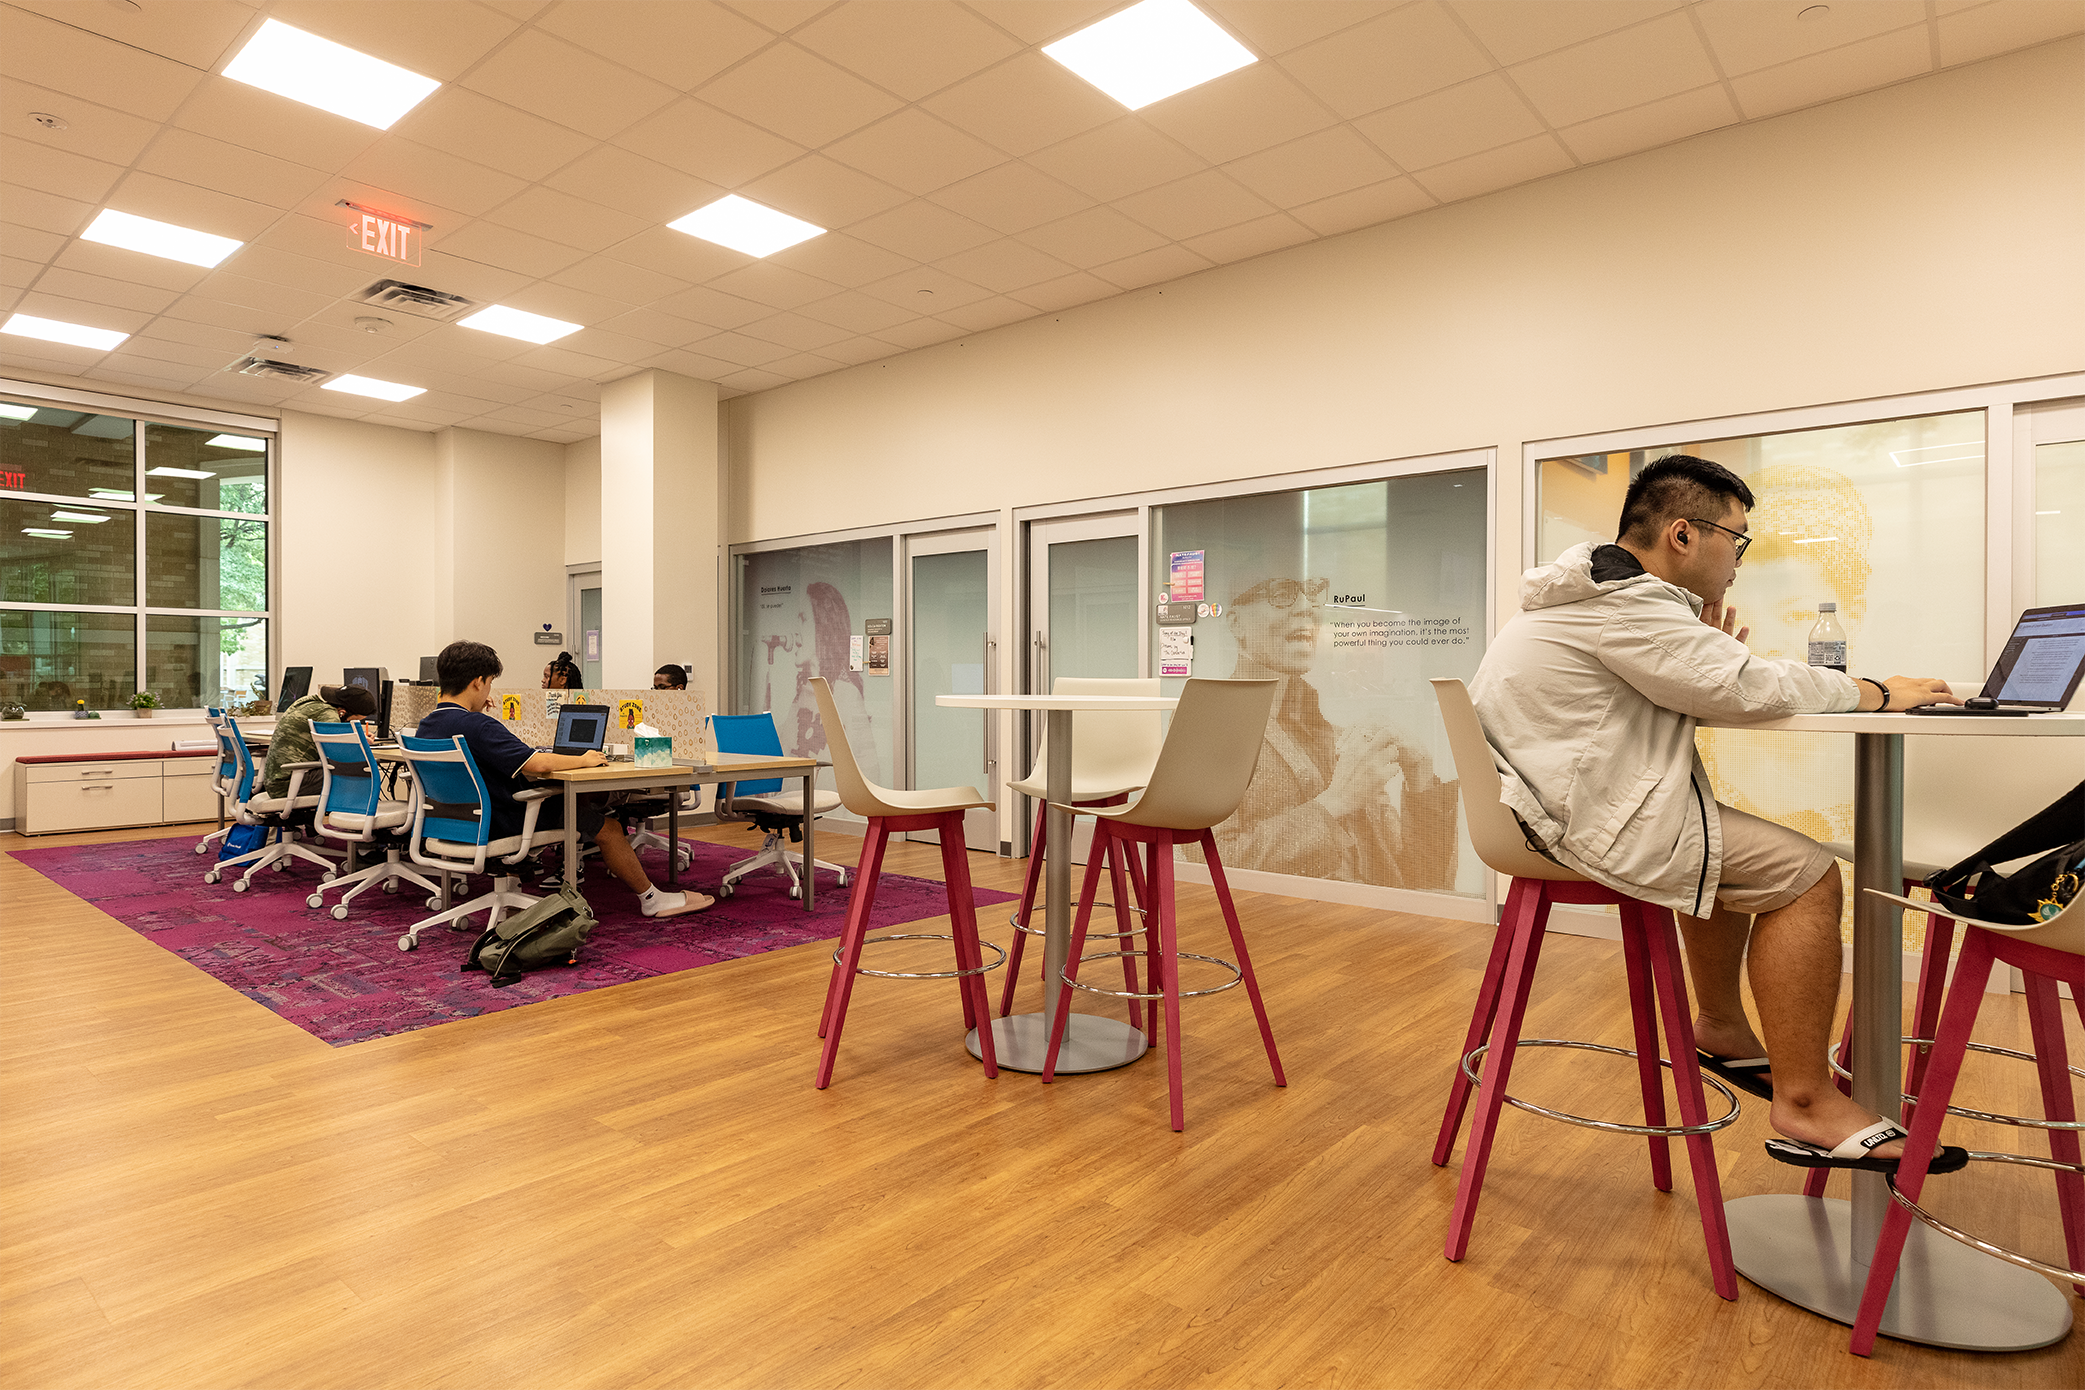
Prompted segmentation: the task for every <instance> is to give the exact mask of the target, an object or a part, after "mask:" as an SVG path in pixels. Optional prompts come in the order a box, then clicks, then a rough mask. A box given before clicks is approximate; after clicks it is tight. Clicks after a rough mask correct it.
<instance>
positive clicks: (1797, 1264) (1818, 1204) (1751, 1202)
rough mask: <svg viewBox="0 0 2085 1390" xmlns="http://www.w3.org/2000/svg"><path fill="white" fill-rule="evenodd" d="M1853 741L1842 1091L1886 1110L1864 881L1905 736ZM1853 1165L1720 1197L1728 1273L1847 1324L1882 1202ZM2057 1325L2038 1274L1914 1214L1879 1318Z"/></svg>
mask: <svg viewBox="0 0 2085 1390" xmlns="http://www.w3.org/2000/svg"><path fill="white" fill-rule="evenodd" d="M1854 740H1855V742H1854V832H1853V853H1854V866H1853V873H1854V879H1853V883H1854V889H1853V891H1854V893H1855V894H1856V897H1855V899H1854V907H1853V999H1852V1003H1851V1009H1852V1015H1853V1098H1854V1099H1855V1100H1857V1101H1859V1102H1860V1103H1861V1104H1862V1105H1865V1106H1866V1107H1868V1109H1870V1110H1872V1111H1874V1112H1875V1113H1876V1114H1878V1115H1882V1116H1886V1117H1896V1116H1898V1115H1899V1114H1900V1113H1901V1111H1902V1108H1903V1107H1902V1103H1901V1101H1900V1100H1899V1096H1900V1095H1901V1093H1902V1091H1903V1079H1902V1069H1903V1045H1902V1044H1901V1043H1900V1042H1899V1041H1898V1038H1899V1036H1900V1035H1901V1034H1902V1032H1903V1030H1904V1023H1903V1018H1904V1004H1903V996H1904V979H1903V977H1904V955H1903V951H1904V946H1903V925H1904V917H1903V913H1902V912H1901V911H1899V910H1898V908H1897V907H1896V906H1895V905H1894V904H1891V903H1887V902H1884V901H1882V900H1881V899H1879V898H1875V897H1871V896H1869V895H1868V893H1867V892H1866V891H1865V890H1866V889H1869V888H1880V889H1883V890H1884V891H1886V892H1891V893H1897V892H1901V891H1903V879H1904V736H1903V735H1902V734H1856V735H1855V736H1854ZM1789 1171H1790V1172H1791V1173H1792V1172H1794V1171H1795V1170H1793V1169H1791V1170H1789ZM1852 1178H1853V1200H1852V1201H1851V1202H1842V1201H1836V1200H1833V1199H1829V1198H1810V1197H1802V1196H1795V1195H1789V1196H1778V1195H1777V1196H1763V1197H1741V1198H1739V1199H1737V1200H1736V1201H1734V1202H1727V1203H1725V1204H1724V1209H1725V1213H1726V1215H1727V1216H1728V1217H1729V1221H1730V1248H1731V1254H1732V1255H1733V1257H1735V1259H1736V1262H1737V1267H1738V1272H1739V1273H1740V1274H1742V1275H1744V1276H1745V1277H1746V1278H1747V1279H1750V1280H1751V1281H1752V1282H1753V1283H1755V1284H1758V1285H1759V1286H1760V1287H1762V1288H1765V1289H1769V1290H1771V1291H1773V1292H1774V1293H1777V1294H1779V1295H1780V1296H1781V1297H1783V1298H1785V1299H1787V1300H1788V1301H1789V1302H1790V1303H1794V1304H1796V1305H1798V1306H1799V1307H1803V1308H1808V1309H1809V1310H1810V1311H1811V1312H1813V1313H1820V1314H1822V1315H1824V1316H1825V1317H1828V1318H1830V1319H1832V1320H1833V1321H1835V1322H1842V1323H1846V1324H1849V1325H1850V1324H1851V1323H1852V1322H1853V1318H1854V1314H1855V1313H1856V1312H1857V1311H1858V1310H1859V1308H1860V1301H1861V1292H1862V1290H1863V1289H1864V1287H1865V1286H1866V1284H1867V1280H1868V1263H1869V1259H1870V1257H1871V1256H1872V1255H1873V1253H1874V1250H1875V1240H1876V1237H1877V1236H1878V1235H1879V1234H1880V1233H1881V1231H1882V1220H1883V1216H1884V1215H1885V1214H1886V1213H1887V1212H1888V1210H1889V1206H1890V1202H1891V1198H1890V1194H1889V1184H1888V1180H1887V1179H1885V1178H1884V1177H1883V1176H1882V1175H1881V1174H1879V1173H1855V1174H1853V1175H1852ZM1939 1181H1941V1182H1943V1183H1945V1182H1949V1181H1952V1179H1948V1178H1941V1179H1939ZM2070 1325H2071V1313H2070V1306H2069V1303H2068V1302H2067V1301H2066V1300H2065V1298H2064V1296H2063V1294H2062V1293H2060V1292H2058V1290H2057V1287H2056V1286H2055V1285H2053V1284H2051V1283H2049V1282H2048V1281H2047V1280H2046V1279H2043V1278H2042V1277H2041V1276H2039V1275H2037V1274H2034V1273H2032V1272H2030V1271H2028V1270H2024V1269H2021V1268H2020V1267H2019V1266H2017V1265H2011V1264H2007V1263H2005V1262H2004V1261H2002V1260H1996V1259H1993V1258H1992V1257H1990V1256H1989V1255H1985V1254H1982V1253H1980V1252H1979V1251H1976V1250H1972V1249H1971V1248H1969V1247H1968V1246H1966V1245H1961V1244H1958V1243H1957V1242H1955V1241H1952V1240H1949V1239H1948V1238H1947V1237H1946V1236H1943V1235H1941V1234H1940V1233H1939V1232H1938V1231H1935V1230H1932V1229H1930V1228H1928V1227H1926V1226H1924V1225H1922V1224H1919V1223H1916V1222H1914V1223H1913V1225H1912V1227H1911V1232H1910V1238H1909V1239H1908V1240H1907V1241H1906V1242H1905V1244H1904V1256H1903V1259H1902V1260H1901V1261H1900V1263H1899V1264H1898V1267H1897V1282H1896V1287H1895V1289H1894V1290H1893V1291H1892V1293H1891V1294H1890V1301H1889V1305H1888V1308H1887V1309H1886V1310H1885V1311H1884V1313H1883V1315H1882V1329H1881V1330H1882V1334H1883V1335H1884V1336H1886V1337H1895V1338H1898V1339H1899V1340H1901V1341H1906V1342H1923V1343H1926V1344H1927V1345H1929V1346H1940V1347H1957V1348H1960V1349H1962V1350H1965V1351H2025V1350H2028V1349H2030V1348H2033V1347H2045V1346H2048V1345H2049V1344H2050V1343H2052V1342H2058V1341H2061V1340H2062V1339H2063V1338H2064V1337H2065V1336H2066V1335H2067V1334H2068V1333H2069V1332H2070Z"/></svg>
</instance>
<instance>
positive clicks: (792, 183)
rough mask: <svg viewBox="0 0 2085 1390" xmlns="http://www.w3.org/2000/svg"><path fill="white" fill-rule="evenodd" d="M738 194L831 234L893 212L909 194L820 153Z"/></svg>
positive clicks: (777, 172) (763, 179)
mask: <svg viewBox="0 0 2085 1390" xmlns="http://www.w3.org/2000/svg"><path fill="white" fill-rule="evenodd" d="M739 192H740V193H742V194H744V195H745V196H746V197H748V198H751V199H753V200H754V201H755V202H758V203H765V204H766V205H767V206H769V207H771V208H774V209H776V210H778V211H781V212H786V213H788V214H789V215H790V216H791V217H801V218H803V219H804V220H805V221H806V222H810V223H812V224H814V225H816V226H820V227H824V228H827V229H828V230H831V229H834V228H839V227H848V226H851V225H852V224H854V223H856V222H859V221H861V219H862V218H864V217H867V216H869V215H870V214H872V213H878V212H881V211H883V210H884V209H885V208H894V207H896V206H897V205H898V204H900V203H902V202H904V201H905V194H904V193H903V192H901V191H900V190H898V189H895V188H892V187H891V186H890V185H889V184H887V183H883V182H881V181H880V180H877V179H872V178H870V177H869V176H868V175H867V174H864V173H862V172H860V171H859V170H855V169H850V168H848V167H847V166H846V165H844V164H837V163H834V162H833V161H832V160H830V159H827V158H826V157H825V156H824V155H822V154H813V155H806V156H805V157H804V158H802V159H799V160H798V161H796V163H794V164H791V165H789V166H787V167H786V168H782V169H777V170H776V171H775V172H774V173H772V174H768V175H766V176H765V177H763V178H758V179H755V180H754V181H753V182H752V183H749V184H746V185H744V186H743V187H742V188H740V189H739Z"/></svg>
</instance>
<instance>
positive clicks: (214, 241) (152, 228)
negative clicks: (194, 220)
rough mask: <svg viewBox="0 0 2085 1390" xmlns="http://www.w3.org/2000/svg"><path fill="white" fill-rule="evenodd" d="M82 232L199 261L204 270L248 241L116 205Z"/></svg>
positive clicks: (148, 252) (127, 246) (131, 247)
mask: <svg viewBox="0 0 2085 1390" xmlns="http://www.w3.org/2000/svg"><path fill="white" fill-rule="evenodd" d="M80 235H81V236H82V237H84V238H86V239H87V240H88V241H98V242H100V243H101V244H102V245H103V246H120V247H122V248H123V249H124V250H126V251H142V252H144V253H145V254H146V255H148V256H164V257H166V258H167V259H168V260H170V261H182V262H184V263H186V264H188V265H199V266H201V267H203V269H205V270H213V269H215V268H216V266H217V263H218V262H219V261H222V260H223V259H224V258H225V257H226V256H229V255H231V254H232V252H234V251H236V250H238V249H239V248H240V247H241V246H244V245H245V244H246V243H245V242H243V241H233V240H232V239H231V238H230V237H228V236H213V235H212V234H210V233H209V232H197V231H191V230H190V229H189V228H187V227H177V226H175V225H174V224H173V223H171V222H155V221H153V220H152V219H151V218H149V217H135V216H133V215H131V214H130V213H127V212H118V211H116V210H115V209H114V208H103V209H102V210H101V215H100V216H99V217H97V218H95V219H94V220H93V221H92V222H91V223H89V224H88V225H87V230H86V231H84V232H81V233H80Z"/></svg>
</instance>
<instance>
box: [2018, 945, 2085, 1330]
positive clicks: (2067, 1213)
mask: <svg viewBox="0 0 2085 1390" xmlns="http://www.w3.org/2000/svg"><path fill="white" fill-rule="evenodd" d="M2022 973H2024V974H2025V975H2026V978H2027V1019H2028V1022H2029V1024H2030V1025H2031V1026H2032V1028H2033V1030H2034V1060H2035V1069H2036V1070H2037V1071H2039V1072H2040V1073H2041V1081H2042V1118H2043V1119H2046V1120H2061V1121H2073V1120H2076V1119H2077V1118H2078V1112H2077V1105H2076V1103H2075V1102H2074V1101H2073V1100H2072V1099H2071V1078H2070V1070H2069V1068H2070V1056H2069V1053H2068V1050H2067V1049H2066V1048H2065V1046H2064V1041H2063V1006H2062V1004H2061V1003H2060V1002H2058V999H2057V996H2056V982H2055V981H2054V980H2052V979H2050V978H2049V977H2048V976H2047V975H2044V974H2041V973H2040V972H2039V971H2025V972H2022ZM2070 987H2071V997H2072V998H2073V999H2076V998H2077V997H2078V996H2079V995H2081V994H2085V975H2080V976H2078V977H2075V978H2073V979H2072V980H2071V981H2070ZM2049 1157H2051V1158H2053V1159H2055V1160H2056V1161H2057V1162H2058V1163H2076V1162H2077V1161H2078V1131H2076V1130H2074V1129H2052V1130H2050V1131H2049ZM2056 1207H2057V1210H2058V1211H2059V1212H2061V1213H2062V1216H2063V1246H2064V1252H2065V1253H2066V1254H2067V1255H2069V1257H2070V1267H2071V1268H2072V1269H2085V1176H2080V1175H2079V1174H2077V1173H2058V1174H2057V1175H2056ZM2071 1287H2072V1288H2074V1289H2076V1290H2077V1291H2078V1292H2079V1293H2080V1294H2085V1285H2077V1284H2073V1285H2072V1286H2071Z"/></svg>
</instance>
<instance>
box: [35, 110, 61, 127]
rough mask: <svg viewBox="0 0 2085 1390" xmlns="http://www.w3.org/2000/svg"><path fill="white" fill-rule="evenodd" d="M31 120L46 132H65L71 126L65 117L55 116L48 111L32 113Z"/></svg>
mask: <svg viewBox="0 0 2085 1390" xmlns="http://www.w3.org/2000/svg"><path fill="white" fill-rule="evenodd" d="M29 119H30V120H32V121H34V122H36V123H37V124H38V125H40V126H42V127H43V128H44V129H45V130H64V129H65V128H66V127H67V125H68V124H70V123H69V122H68V121H67V120H66V119H65V118H64V117H63V116H53V115H52V114H51V113H50V112H48V111H31V112H30V113H29Z"/></svg>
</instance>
